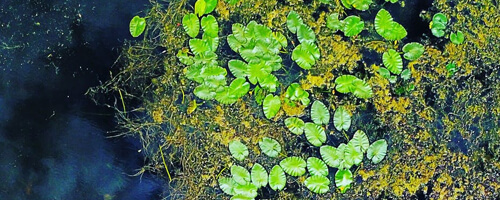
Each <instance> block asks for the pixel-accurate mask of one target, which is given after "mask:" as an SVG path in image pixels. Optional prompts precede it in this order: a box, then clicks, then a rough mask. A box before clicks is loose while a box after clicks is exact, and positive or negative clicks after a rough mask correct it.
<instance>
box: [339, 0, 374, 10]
mask: <svg viewBox="0 0 500 200" xmlns="http://www.w3.org/2000/svg"><path fill="white" fill-rule="evenodd" d="M341 2H342V5H344V7H346V8H347V9H351V8H356V10H361V11H365V10H368V8H369V7H370V4H371V3H372V0H342V1H341Z"/></svg>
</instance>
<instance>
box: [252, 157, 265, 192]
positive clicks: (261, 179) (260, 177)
mask: <svg viewBox="0 0 500 200" xmlns="http://www.w3.org/2000/svg"><path fill="white" fill-rule="evenodd" d="M250 176H251V179H252V183H253V184H254V185H255V186H257V187H266V185H267V182H268V178H269V175H268V174H267V171H266V169H265V168H264V167H263V166H262V165H261V164H259V163H255V164H254V165H253V167H252V170H251V171H250Z"/></svg>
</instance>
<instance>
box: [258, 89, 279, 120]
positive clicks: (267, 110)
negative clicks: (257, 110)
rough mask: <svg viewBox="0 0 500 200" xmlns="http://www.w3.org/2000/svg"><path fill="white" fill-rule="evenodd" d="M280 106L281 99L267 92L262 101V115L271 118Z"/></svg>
mask: <svg viewBox="0 0 500 200" xmlns="http://www.w3.org/2000/svg"><path fill="white" fill-rule="evenodd" d="M280 107H281V100H280V97H279V96H274V95H272V94H268V95H267V96H266V98H265V99H264V102H262V108H263V109H264V115H265V116H266V118H267V119H271V118H273V117H274V116H275V115H276V114H277V113H278V111H279V110H280Z"/></svg>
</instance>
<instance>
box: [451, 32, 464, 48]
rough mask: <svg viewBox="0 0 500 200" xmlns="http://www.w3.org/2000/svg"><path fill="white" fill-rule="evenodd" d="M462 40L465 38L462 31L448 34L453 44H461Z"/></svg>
mask: <svg viewBox="0 0 500 200" xmlns="http://www.w3.org/2000/svg"><path fill="white" fill-rule="evenodd" d="M464 40H465V36H464V33H462V31H457V32H456V33H451V34H450V41H451V42H452V43H453V44H457V45H458V44H462V43H464Z"/></svg>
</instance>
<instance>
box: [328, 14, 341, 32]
mask: <svg viewBox="0 0 500 200" xmlns="http://www.w3.org/2000/svg"><path fill="white" fill-rule="evenodd" d="M326 27H328V28H329V29H331V30H332V31H333V32H337V31H338V30H340V29H341V28H342V27H343V23H342V22H341V21H340V20H339V14H338V13H333V14H331V15H329V16H328V17H327V18H326Z"/></svg>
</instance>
